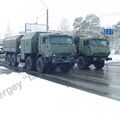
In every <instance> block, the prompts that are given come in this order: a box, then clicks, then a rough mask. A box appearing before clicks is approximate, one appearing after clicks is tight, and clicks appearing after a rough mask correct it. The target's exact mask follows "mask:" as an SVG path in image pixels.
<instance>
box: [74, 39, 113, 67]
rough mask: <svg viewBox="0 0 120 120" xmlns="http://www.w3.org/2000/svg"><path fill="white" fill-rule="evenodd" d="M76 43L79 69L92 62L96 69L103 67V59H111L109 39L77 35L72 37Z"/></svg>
mask: <svg viewBox="0 0 120 120" xmlns="http://www.w3.org/2000/svg"><path fill="white" fill-rule="evenodd" d="M74 40H75V45H76V51H77V54H76V58H77V64H78V68H79V69H83V68H87V67H88V66H90V65H91V64H94V66H95V67H96V69H101V68H102V67H104V64H105V63H104V61H105V60H106V61H108V60H111V58H108V56H109V54H110V48H109V40H107V39H105V38H95V37H91V38H90V37H77V38H75V39H74Z"/></svg>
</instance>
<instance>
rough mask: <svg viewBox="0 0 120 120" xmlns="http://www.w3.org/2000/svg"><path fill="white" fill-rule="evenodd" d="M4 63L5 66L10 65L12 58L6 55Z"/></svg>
mask: <svg viewBox="0 0 120 120" xmlns="http://www.w3.org/2000/svg"><path fill="white" fill-rule="evenodd" d="M6 63H7V66H11V65H12V57H11V55H10V54H7V56H6Z"/></svg>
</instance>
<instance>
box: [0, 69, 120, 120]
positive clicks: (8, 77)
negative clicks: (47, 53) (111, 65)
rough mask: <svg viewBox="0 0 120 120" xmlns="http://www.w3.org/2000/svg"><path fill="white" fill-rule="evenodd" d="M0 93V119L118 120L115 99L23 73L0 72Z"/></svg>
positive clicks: (117, 102)
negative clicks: (0, 95) (0, 96)
mask: <svg viewBox="0 0 120 120" xmlns="http://www.w3.org/2000/svg"><path fill="white" fill-rule="evenodd" d="M2 69H4V68H2ZM0 70H1V67H0ZM17 83H18V84H19V86H20V83H21V89H20V87H19V86H18V85H17ZM8 88H11V91H12V93H13V94H11V95H9V93H7V90H8ZM3 91H4V92H3ZM9 92H10V89H9ZM0 93H1V94H2V95H3V97H2V98H1V99H0V113H1V115H0V118H1V120H16V119H17V120H120V115H119V111H120V102H119V101H115V100H112V99H108V98H104V97H101V96H97V95H94V94H90V93H87V92H84V91H81V90H77V89H73V88H70V87H66V86H62V85H59V84H56V83H52V82H49V81H47V80H43V79H40V78H37V77H33V76H30V75H28V74H26V73H15V72H12V73H10V74H0Z"/></svg>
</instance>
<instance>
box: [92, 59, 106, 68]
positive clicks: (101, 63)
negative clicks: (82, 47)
mask: <svg viewBox="0 0 120 120" xmlns="http://www.w3.org/2000/svg"><path fill="white" fill-rule="evenodd" d="M104 65H105V62H104V61H103V60H102V61H95V62H94V66H95V67H96V69H101V68H103V67H104Z"/></svg>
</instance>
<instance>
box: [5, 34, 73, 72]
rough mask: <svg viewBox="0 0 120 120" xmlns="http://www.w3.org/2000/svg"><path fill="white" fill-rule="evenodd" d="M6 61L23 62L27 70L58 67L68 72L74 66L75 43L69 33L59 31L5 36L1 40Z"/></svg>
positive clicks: (12, 62)
mask: <svg viewBox="0 0 120 120" xmlns="http://www.w3.org/2000/svg"><path fill="white" fill-rule="evenodd" d="M3 48H4V52H5V53H6V61H7V64H8V65H9V66H13V67H14V66H17V65H18V64H19V63H20V62H24V63H25V67H26V69H27V71H30V70H35V69H36V70H37V71H38V72H39V73H44V72H46V71H51V70H54V69H56V67H59V68H60V70H61V71H62V72H69V71H70V70H71V68H72V67H73V66H74V58H73V53H74V51H75V45H74V42H73V39H72V37H71V36H69V35H65V34H60V33H41V32H32V33H26V34H25V35H18V36H13V37H9V38H6V39H5V40H4V42H3Z"/></svg>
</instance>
